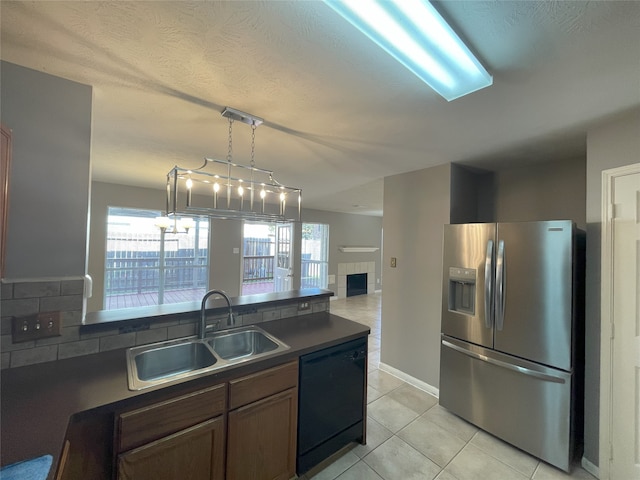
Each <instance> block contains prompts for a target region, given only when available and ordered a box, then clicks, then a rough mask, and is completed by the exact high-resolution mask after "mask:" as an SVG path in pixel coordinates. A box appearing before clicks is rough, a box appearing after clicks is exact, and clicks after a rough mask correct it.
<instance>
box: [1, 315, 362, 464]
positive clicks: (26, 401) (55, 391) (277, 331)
mask: <svg viewBox="0 0 640 480" xmlns="http://www.w3.org/2000/svg"><path fill="white" fill-rule="evenodd" d="M260 327H261V328H263V329H264V330H266V331H267V332H269V333H271V334H272V335H275V336H276V337H277V338H279V339H280V340H282V341H283V342H285V343H286V344H287V345H289V347H291V348H290V349H289V350H286V351H284V352H282V353H280V354H277V355H273V356H270V357H267V358H264V359H257V360H255V361H253V362H251V361H250V362H246V363H241V364H239V365H235V366H232V367H229V368H228V369H224V370H222V371H218V372H212V373H211V374H209V375H203V376H201V377H194V378H191V379H185V380H183V381H181V382H177V383H175V384H173V383H172V384H165V385H164V386H162V385H161V386H158V387H154V388H150V389H145V390H140V391H131V390H129V388H128V384H127V366H126V358H125V352H126V350H124V349H122V350H114V351H109V352H103V353H98V354H94V355H87V356H83V357H76V358H70V359H66V360H59V361H56V362H48V363H42V364H37V365H30V366H25V367H19V368H13V369H8V370H3V371H2V377H1V380H0V385H1V388H2V403H1V405H0V413H1V418H0V420H1V424H0V428H1V430H0V432H1V441H2V457H1V464H2V465H6V464H9V463H13V462H15V461H18V460H23V459H26V458H30V457H34V456H38V455H43V454H47V453H49V454H52V455H53V456H54V458H55V457H57V456H58V455H59V454H60V449H61V447H62V443H63V440H64V436H65V431H66V428H67V425H68V423H69V421H70V419H71V418H72V417H73V416H74V415H78V414H83V415H86V414H90V413H91V411H92V410H96V411H98V410H100V409H104V408H107V407H108V408H112V409H115V408H118V406H119V405H120V404H121V405H126V404H128V403H131V402H135V401H136V397H141V398H140V400H142V399H144V401H154V400H155V399H156V398H158V399H161V398H162V397H168V396H170V395H172V394H176V393H177V392H179V391H184V390H185V388H192V389H193V390H196V389H198V388H200V387H201V386H202V385H204V384H205V383H208V384H211V382H212V381H220V382H223V381H225V380H227V379H230V378H232V377H237V376H240V375H245V374H247V373H250V372H253V371H257V370H261V369H264V368H268V367H270V366H273V365H276V364H279V363H282V362H285V361H288V360H291V359H294V358H297V357H299V356H300V355H304V354H306V353H309V352H312V351H315V350H319V349H322V348H326V347H329V346H333V345H337V344H340V343H342V342H345V341H349V340H352V339H355V338H358V337H362V336H364V335H368V333H369V331H370V330H369V327H367V326H366V325H362V324H359V323H356V322H353V321H351V320H347V319H345V318H342V317H339V316H336V315H332V314H330V313H328V312H321V313H315V314H309V315H304V316H299V317H291V318H285V319H280V320H274V321H271V322H265V323H261V324H260Z"/></svg>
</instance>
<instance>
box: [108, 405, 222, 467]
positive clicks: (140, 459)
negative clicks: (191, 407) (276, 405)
mask: <svg viewBox="0 0 640 480" xmlns="http://www.w3.org/2000/svg"><path fill="white" fill-rule="evenodd" d="M224 438H225V423H224V416H223V415H220V416H219V417H217V418H214V419H213V420H209V421H206V422H203V423H200V424H198V425H196V426H194V427H191V428H187V429H186V430H182V431H180V432H178V433H174V434H173V435H169V436H168V437H164V438H161V439H160V440H156V441H155V442H151V443H149V444H146V445H143V446H142V447H138V448H135V449H133V450H130V451H128V452H126V453H123V454H121V455H119V456H118V479H121V480H159V479H165V478H166V479H176V478H188V479H190V480H217V479H223V478H224Z"/></svg>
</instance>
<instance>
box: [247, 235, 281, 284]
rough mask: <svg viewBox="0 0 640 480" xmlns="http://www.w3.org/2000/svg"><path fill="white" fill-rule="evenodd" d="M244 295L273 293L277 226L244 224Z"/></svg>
mask: <svg viewBox="0 0 640 480" xmlns="http://www.w3.org/2000/svg"><path fill="white" fill-rule="evenodd" d="M243 244H244V248H243V252H242V253H243V256H242V295H252V294H254V293H271V292H273V285H274V282H273V267H274V265H273V263H274V258H275V248H276V247H275V224H274V223H253V222H244V228H243Z"/></svg>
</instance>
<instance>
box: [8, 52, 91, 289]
mask: <svg viewBox="0 0 640 480" xmlns="http://www.w3.org/2000/svg"><path fill="white" fill-rule="evenodd" d="M0 69H1V70H0V75H1V78H0V86H1V100H0V101H1V105H2V118H1V120H2V123H3V124H5V125H6V126H7V127H8V128H10V129H11V130H12V131H13V136H12V142H13V159H12V164H11V175H10V183H9V192H10V193H9V202H8V203H9V215H8V228H7V245H6V249H7V250H6V256H7V258H6V265H5V278H7V279H29V278H46V277H73V276H82V275H84V273H85V261H86V238H87V216H88V209H89V178H90V174H91V172H90V159H89V155H90V149H91V101H92V90H91V87H90V86H87V85H82V84H79V83H76V82H71V81H68V80H64V79H62V78H59V77H54V76H52V75H48V74H45V73H40V72H36V71H35V70H31V69H28V68H24V67H20V66H18V65H14V64H11V63H7V62H1V64H0Z"/></svg>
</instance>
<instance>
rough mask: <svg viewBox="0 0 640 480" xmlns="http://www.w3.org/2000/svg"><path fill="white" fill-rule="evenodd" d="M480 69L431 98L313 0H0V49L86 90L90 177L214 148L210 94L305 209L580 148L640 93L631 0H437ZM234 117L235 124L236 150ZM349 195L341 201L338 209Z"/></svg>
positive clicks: (244, 146) (119, 176) (219, 139)
mask: <svg viewBox="0 0 640 480" xmlns="http://www.w3.org/2000/svg"><path fill="white" fill-rule="evenodd" d="M435 5H436V7H437V8H438V9H439V10H440V11H441V12H442V14H443V15H444V16H445V17H446V18H447V19H448V20H449V21H450V23H451V25H452V26H453V28H454V29H455V30H456V31H457V32H458V33H459V34H460V36H461V37H463V38H464V39H465V40H466V41H467V42H468V44H469V45H470V48H471V49H472V50H473V51H475V52H476V53H477V54H478V56H479V58H480V60H481V62H482V63H483V64H484V65H485V67H486V68H487V70H489V72H490V73H492V74H493V76H494V85H493V86H491V87H489V88H487V89H484V90H481V91H478V92H476V93H473V94H471V95H468V96H466V97H462V98H460V99H458V100H455V101H453V102H451V103H449V102H446V101H445V100H444V99H442V98H440V97H439V96H438V95H437V94H435V93H434V92H433V91H431V90H430V89H429V87H427V86H426V85H425V84H423V83H422V82H421V81H420V80H418V79H417V77H415V76H414V75H413V74H412V73H410V72H409V71H407V70H405V69H404V68H402V67H401V66H400V65H399V64H398V63H397V62H396V61H395V60H393V59H392V58H391V57H389V56H388V55H387V54H386V53H385V52H383V51H382V50H381V49H380V48H378V47H377V46H376V45H374V44H373V43H371V42H370V41H369V40H368V39H367V38H365V37H364V36H363V35H362V34H360V33H359V32H358V31H356V30H355V29H354V28H353V27H351V26H350V25H349V24H348V23H347V22H345V21H344V20H342V19H341V18H340V17H338V16H337V14H335V13H334V12H333V11H332V10H331V9H329V8H328V7H327V6H326V5H324V4H323V3H322V2H318V1H292V2H291V1H290V2H286V1H255V2H250V1H223V2H219V1H215V2H214V1H211V2H184V1H171V2H158V1H156V2H129V1H120V2H95V1H94V2H57V1H56V2H50V1H41V2H11V1H6V0H3V1H2V2H0V9H1V11H0V14H1V29H2V32H1V42H2V44H1V45H2V50H1V57H2V59H3V60H6V61H9V62H12V63H15V64H18V65H22V66H25V67H29V68H33V69H36V70H40V71H43V72H47V73H50V74H54V75H58V76H60V77H64V78H67V79H70V80H74V81H78V82H81V83H85V84H89V85H92V86H93V89H94V104H93V122H94V123H93V129H92V168H93V176H94V179H95V180H99V181H103V182H112V183H124V184H134V185H141V186H146V187H151V188H163V186H164V181H165V175H166V173H167V172H168V170H169V169H170V168H171V167H173V165H175V164H179V165H181V166H184V167H187V168H191V167H197V166H199V165H200V164H201V163H202V158H203V156H210V157H211V156H212V157H218V158H225V157H226V153H227V123H226V122H227V120H226V119H225V118H223V117H221V115H220V112H221V111H222V110H223V108H224V107H225V106H231V107H234V108H237V109H239V110H243V111H246V112H249V113H251V114H254V115H257V116H260V117H262V118H264V119H265V123H264V125H263V126H260V127H259V128H258V129H257V131H256V165H257V166H259V167H262V168H268V169H270V170H274V171H275V172H276V177H277V178H278V180H279V181H280V182H282V183H285V184H288V185H294V186H298V187H302V189H303V192H304V206H305V207H309V208H318V209H324V210H335V211H352V212H357V213H366V214H380V213H381V208H382V181H381V179H382V178H383V177H384V176H388V175H394V174H397V173H404V172H408V171H412V170H417V169H421V168H426V167H429V166H433V165H438V164H442V163H446V162H462V163H467V164H475V165H478V166H483V167H491V166H492V165H497V164H504V163H509V162H511V163H514V164H517V163H519V162H531V161H543V160H554V159H558V158H567V157H572V156H576V155H584V152H585V131H586V128H588V127H589V126H591V125H594V124H597V123H598V122H600V121H602V120H603V119H605V118H607V117H609V116H611V115H615V114H617V113H620V112H623V111H625V110H628V109H630V108H634V107H637V106H639V105H640V2H636V1H631V2H620V1H596V2H581V1H542V2H537V1H527V2H524V1H515V2H509V1H469V2H466V1H451V2H449V1H444V2H437V3H435ZM249 141H250V129H249V128H248V127H247V126H246V125H242V124H238V125H236V127H235V128H234V160H235V161H237V162H241V163H249ZM354 205H357V206H354Z"/></svg>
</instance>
